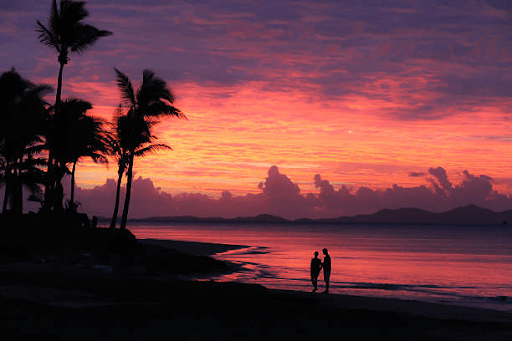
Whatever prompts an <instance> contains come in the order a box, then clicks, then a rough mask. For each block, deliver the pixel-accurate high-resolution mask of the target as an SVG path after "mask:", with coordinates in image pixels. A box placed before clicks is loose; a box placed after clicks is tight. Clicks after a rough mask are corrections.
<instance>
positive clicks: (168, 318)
mask: <svg viewBox="0 0 512 341" xmlns="http://www.w3.org/2000/svg"><path fill="white" fill-rule="evenodd" d="M145 242H148V243H151V242H154V241H147V240H146V241H145ZM157 243H159V244H160V246H164V245H166V246H168V247H170V246H173V247H175V248H176V249H178V248H180V249H181V250H182V251H188V252H190V253H192V254H194V253H195V254H198V255H202V254H205V253H206V254H213V253H216V252H223V251H225V250H226V248H227V249H233V248H238V247H242V246H226V245H223V244H220V245H219V244H206V245H202V243H188V242H178V241H172V242H171V241H169V242H162V243H160V241H157ZM0 277H1V278H2V279H1V280H0V314H1V315H0V320H1V322H0V325H1V331H0V335H2V336H3V337H2V339H5V340H12V339H17V340H29V339H30V340H32V339H34V338H36V337H41V336H43V335H44V336H45V337H50V338H55V339H62V340H68V339H72V340H91V339H93V340H107V339H108V340H112V339H124V340H150V339H160V338H178V337H179V338H183V339H186V340H205V339H208V340H212V339H213V340H261V339H263V338H264V339H270V340H278V339H279V340H283V339H285V340H293V339H298V340H306V339H308V340H309V339H322V338H327V337H328V338H330V339H348V340H352V339H365V340H366V339H378V340H408V339H411V340H510V339H512V314H511V313H507V312H500V311H491V310H484V309H472V308H465V307H456V306H445V305H440V304H429V303H423V302H417V301H402V300H396V299H381V298H369V297H357V296H347V295H332V294H321V293H317V294H312V293H306V292H294V291H286V290H268V289H266V288H264V287H262V286H259V285H251V284H238V283H216V282H211V281H204V282H199V281H185V280H180V279H179V276H177V277H174V278H163V277H159V276H148V275H134V274H111V273H106V272H102V271H97V270H94V269H82V268H76V267H62V266H59V267H55V266H49V265H48V264H34V263H33V262H7V263H5V264H3V266H2V267H1V268H0Z"/></svg>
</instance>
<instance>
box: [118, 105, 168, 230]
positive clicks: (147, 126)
mask: <svg viewBox="0 0 512 341" xmlns="http://www.w3.org/2000/svg"><path fill="white" fill-rule="evenodd" d="M133 121H134V119H133V117H129V116H123V115H122V113H121V109H119V110H118V113H117V115H116V117H115V121H114V123H113V124H112V125H113V133H112V134H110V136H109V147H110V154H111V155H113V156H115V157H116V159H117V164H118V171H117V186H116V201H115V205H114V212H113V214H112V220H111V222H110V228H112V229H113V228H115V227H116V222H117V215H118V211H119V201H120V195H121V182H122V179H123V174H124V173H125V172H126V169H127V167H128V163H129V162H128V160H129V153H130V152H129V151H130V150H131V149H132V148H131V146H132V145H133V149H134V156H145V155H147V154H149V153H152V152H155V151H157V150H161V149H171V150H172V148H171V147H169V146H167V145H165V144H161V143H159V144H154V143H151V141H152V140H154V139H156V137H154V136H152V135H151V134H150V130H151V124H152V122H147V121H143V122H140V123H141V124H140V125H138V127H137V128H136V127H132V125H134V124H135V123H134V122H133ZM135 129H138V130H139V133H138V134H136V136H135V139H132V137H131V136H130V133H131V132H132V131H133V130H135Z"/></svg>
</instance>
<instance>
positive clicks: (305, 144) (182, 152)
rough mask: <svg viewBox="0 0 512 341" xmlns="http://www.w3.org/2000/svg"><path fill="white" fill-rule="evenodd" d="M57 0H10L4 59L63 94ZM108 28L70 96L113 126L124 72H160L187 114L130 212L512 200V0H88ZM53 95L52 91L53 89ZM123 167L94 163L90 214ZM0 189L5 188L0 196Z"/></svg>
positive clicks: (101, 208) (297, 210) (138, 183)
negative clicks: (55, 38) (50, 34)
mask: <svg viewBox="0 0 512 341" xmlns="http://www.w3.org/2000/svg"><path fill="white" fill-rule="evenodd" d="M50 7H51V1H50V0H48V1H46V0H45V1H41V0H37V1H36V0H32V1H30V0H7V1H5V0H4V1H2V2H0V71H1V72H4V71H8V70H9V69H10V68H12V67H15V68H16V70H17V71H18V72H19V73H20V74H21V75H22V76H23V77H25V78H28V79H30V80H31V81H33V82H35V83H37V84H49V85H51V86H53V87H54V88H56V82H57V72H58V63H57V55H56V53H55V51H53V50H51V49H50V48H48V47H45V46H43V45H42V44H40V43H39V41H38V38H37V36H38V34H37V33H36V31H35V29H36V21H37V20H40V21H41V22H43V23H46V22H47V18H48V15H49V12H50ZM86 9H87V10H88V11H89V13H90V16H89V17H88V18H87V19H86V20H85V22H86V23H89V24H92V25H94V26H96V27H97V28H100V29H105V30H109V31H111V32H113V35H112V36H110V37H105V38H102V39H100V40H99V41H98V43H97V44H96V45H94V46H93V47H92V48H91V49H90V50H88V51H87V52H86V53H84V54H82V55H71V56H70V57H71V60H70V63H69V64H68V65H66V67H65V69H64V86H63V97H64V98H70V97H77V98H81V99H84V100H87V101H90V102H91V103H92V104H93V106H94V108H93V109H92V110H91V111H90V114H92V115H95V116H98V117H102V118H104V119H105V120H111V119H112V117H113V115H114V112H115V108H116V107H117V106H118V104H119V103H120V102H121V96H120V93H119V91H118V89H117V88H116V84H115V72H114V67H115V68H118V69H119V70H121V71H122V72H124V73H125V74H127V75H128V76H129V77H130V78H131V79H132V81H133V83H134V85H135V86H136V87H138V85H139V84H140V80H141V79H142V72H143V70H144V69H150V70H152V71H154V72H155V74H156V75H157V76H159V77H161V78H163V79H164V80H165V81H166V82H167V84H168V85H169V87H170V88H171V90H172V92H173V94H174V95H175V98H176V101H175V103H174V104H175V106H176V107H178V108H179V109H181V110H182V111H183V113H184V114H185V115H186V116H187V117H188V119H187V120H180V119H177V118H168V119H164V120H162V121H161V123H160V124H159V125H158V126H157V127H156V128H155V135H156V136H158V137H159V139H158V141H157V142H160V143H166V144H168V145H170V146H171V147H172V148H173V151H161V152H158V153H155V154H153V155H151V156H149V157H146V158H144V159H138V160H136V161H135V172H136V174H135V184H134V194H133V196H132V200H133V202H132V205H131V208H132V210H131V216H132V217H143V216H153V215H197V216H225V217H234V216H240V215H256V214H261V213H267V214H276V215H280V216H283V217H287V218H300V217H314V218H319V217H336V216H341V215H355V214H360V213H365V214H367V213H373V212H375V211H377V210H379V209H382V208H399V207H418V208H423V209H428V210H432V211H444V210H448V209H451V208H454V207H457V206H460V205H466V204H477V205H479V206H482V207H486V208H490V209H493V210H495V211H501V210H505V209H512V159H511V158H510V157H509V156H510V155H512V145H511V142H512V133H511V132H510V127H511V126H512V123H511V122H510V120H511V118H512V116H511V114H512V106H511V104H512V93H511V91H510V90H511V89H512V44H511V38H512V2H511V1H497V0H473V1H471V0H464V1H458V0H450V1H446V0H438V1H435V0H415V1H414V0H404V1H400V0H396V1H395V0H379V1H309V0H304V1H278V2H277V1H265V0H259V1H252V0H246V1H239V0H237V1H165V0H150V1H129V0H112V1H109V0H103V1H99V0H91V1H87V4H86ZM52 96H54V94H51V95H50V96H48V101H49V102H53V101H54V97H52ZM116 171H117V169H116V163H115V161H114V160H112V161H111V162H110V164H109V166H108V168H107V167H105V166H104V165H96V164H94V163H92V162H91V161H88V160H82V161H81V162H80V163H79V164H78V168H77V186H78V187H79V189H78V191H77V194H76V195H77V200H78V201H80V202H81V203H82V206H81V209H82V210H84V211H86V212H88V213H91V214H95V215H101V216H109V215H110V214H111V210H112V208H113V204H114V193H113V192H114V189H115V180H114V179H116V178H117V176H116ZM0 200H1V199H0Z"/></svg>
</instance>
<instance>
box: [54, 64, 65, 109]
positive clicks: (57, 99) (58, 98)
mask: <svg viewBox="0 0 512 341" xmlns="http://www.w3.org/2000/svg"><path fill="white" fill-rule="evenodd" d="M61 58H63V57H61V56H60V57H59V63H60V67H59V78H58V79H57V94H56V95H55V111H57V110H58V109H60V103H61V95H62V73H63V71H64V65H66V63H67V57H65V58H66V62H63V61H61Z"/></svg>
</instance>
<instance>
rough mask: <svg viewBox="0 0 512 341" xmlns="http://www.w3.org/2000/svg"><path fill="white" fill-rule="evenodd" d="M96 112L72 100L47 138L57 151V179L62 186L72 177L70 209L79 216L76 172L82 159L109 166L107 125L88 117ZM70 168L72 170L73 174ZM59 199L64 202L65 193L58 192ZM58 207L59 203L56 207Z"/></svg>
mask: <svg viewBox="0 0 512 341" xmlns="http://www.w3.org/2000/svg"><path fill="white" fill-rule="evenodd" d="M90 109H92V105H91V103H89V102H86V101H83V100H80V99H70V100H66V101H64V102H62V103H61V110H60V111H59V112H58V113H55V114H54V116H53V120H52V121H53V129H52V134H50V135H49V136H48V138H47V145H48V149H51V150H53V152H54V158H55V168H54V170H55V172H54V175H55V176H58V177H59V178H57V179H54V181H55V183H61V180H62V177H63V176H64V174H65V173H71V194H70V199H69V200H68V205H67V208H68V210H70V211H73V212H75V211H76V208H77V205H76V203H75V172H76V164H77V162H78V161H79V160H80V158H82V157H90V158H91V159H92V160H93V161H94V162H100V163H106V162H107V157H106V155H107V138H106V136H105V131H104V130H103V122H102V121H101V120H100V119H98V118H95V117H93V116H89V115H87V114H86V112H87V111H88V110H90ZM68 165H70V166H71V168H72V170H71V172H69V170H68ZM57 193H58V194H59V196H57V195H56V199H57V201H58V202H62V200H63V197H62V195H63V193H62V190H61V188H59V189H58V191H57ZM55 204H57V203H55Z"/></svg>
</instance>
